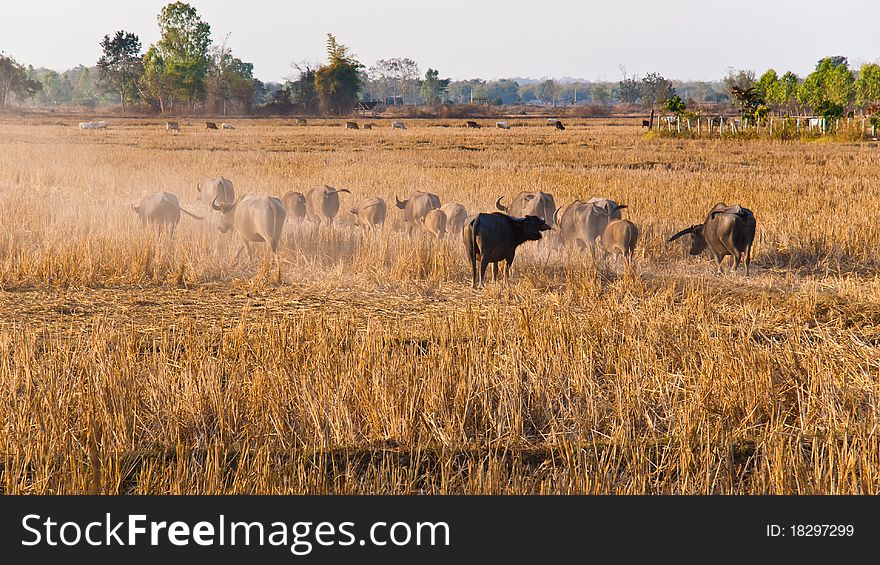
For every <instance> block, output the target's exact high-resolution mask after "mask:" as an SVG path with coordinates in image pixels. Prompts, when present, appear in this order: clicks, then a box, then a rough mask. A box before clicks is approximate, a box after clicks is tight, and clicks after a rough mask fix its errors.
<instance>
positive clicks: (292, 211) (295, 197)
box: [281, 190, 306, 223]
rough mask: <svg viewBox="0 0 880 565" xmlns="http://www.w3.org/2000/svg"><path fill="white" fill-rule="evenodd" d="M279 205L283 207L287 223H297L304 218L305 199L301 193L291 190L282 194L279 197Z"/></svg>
mask: <svg viewBox="0 0 880 565" xmlns="http://www.w3.org/2000/svg"><path fill="white" fill-rule="evenodd" d="M281 205H282V206H284V211H285V213H287V219H288V221H296V222H297V223H299V222H302V221H303V219H304V218H305V217H306V197H305V195H303V193H302V192H295V191H293V190H291V191H288V192H286V193H284V196H282V197H281Z"/></svg>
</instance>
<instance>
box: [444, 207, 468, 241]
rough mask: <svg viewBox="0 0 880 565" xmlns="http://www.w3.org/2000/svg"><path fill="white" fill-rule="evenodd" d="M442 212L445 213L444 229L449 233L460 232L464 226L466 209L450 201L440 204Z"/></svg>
mask: <svg viewBox="0 0 880 565" xmlns="http://www.w3.org/2000/svg"><path fill="white" fill-rule="evenodd" d="M440 209H441V210H443V213H444V214H446V231H447V232H449V233H455V234H458V233H461V228H463V227H464V220H465V218H467V215H468V213H467V209H466V208H465V207H464V206H462V205H461V204H458V203H455V202H450V203H449V204H444V205H443V206H440Z"/></svg>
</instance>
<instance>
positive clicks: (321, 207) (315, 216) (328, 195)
mask: <svg viewBox="0 0 880 565" xmlns="http://www.w3.org/2000/svg"><path fill="white" fill-rule="evenodd" d="M340 192H347V193H348V194H351V191H350V190H348V189H347V188H333V187H332V186H327V185H326V184H325V185H324V186H319V187H316V188H313V189H311V190H310V191H308V192H307V193H306V215H307V216H308V217H309V219H310V220H311V221H313V222H315V223H316V224H321V223H324V222H326V223H328V224H332V223H333V219H334V218H335V217H336V213H337V212H339V193H340Z"/></svg>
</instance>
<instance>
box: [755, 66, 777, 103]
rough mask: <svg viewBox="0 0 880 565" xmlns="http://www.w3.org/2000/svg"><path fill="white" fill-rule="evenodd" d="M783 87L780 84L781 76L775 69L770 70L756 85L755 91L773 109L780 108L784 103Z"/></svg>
mask: <svg viewBox="0 0 880 565" xmlns="http://www.w3.org/2000/svg"><path fill="white" fill-rule="evenodd" d="M781 87H782V85H781V84H780V82H779V76H778V75H777V74H776V71H775V70H774V69H769V70H768V71H767V72H765V73H764V74H763V75H761V78H759V79H758V82H757V83H755V89H756V90H757V91H758V93H759V94H760V95H761V97H762V98H763V99H764V101H765V102H766V103H767V104H769V105H770V106H771V107H773V108H778V107H779V106H781V105H782V104H783V103H784V100H782V99H781V95H782V88H781Z"/></svg>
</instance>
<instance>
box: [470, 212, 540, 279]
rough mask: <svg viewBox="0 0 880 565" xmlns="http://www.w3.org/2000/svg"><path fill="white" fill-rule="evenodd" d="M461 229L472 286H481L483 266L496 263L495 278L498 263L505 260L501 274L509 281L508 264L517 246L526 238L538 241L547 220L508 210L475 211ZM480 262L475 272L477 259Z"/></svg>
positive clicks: (484, 270) (483, 276)
mask: <svg viewBox="0 0 880 565" xmlns="http://www.w3.org/2000/svg"><path fill="white" fill-rule="evenodd" d="M468 220H469V221H468V222H466V223H465V226H464V229H463V230H462V238H463V239H464V247H465V251H466V252H467V257H468V260H469V261H470V264H471V273H472V275H473V286H474V288H477V287H478V286H483V284H484V282H485V279H486V268H487V267H488V266H489V263H493V264H494V265H495V279H496V280H498V263H499V262H501V261H504V262H505V269H504V276H505V279H506V280H507V282H508V283H509V282H510V266H511V264H512V263H513V258H514V255H516V248H517V247H519V246H520V245H522V244H523V243H525V242H527V241H538V240H540V239H541V232H542V231H547V230H549V229H550V226H549V225H547V222H546V221H544V219H543V218H540V217H538V216H526V217H525V218H514V217H511V216H508V215H507V214H500V213H498V212H494V213H492V214H477V215H476V216H475V217H473V219H470V218H469V219H468ZM478 260H479V263H480V270H479V273H478V272H477V261H478Z"/></svg>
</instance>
